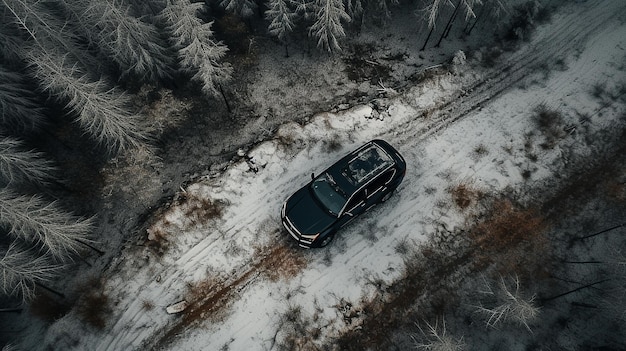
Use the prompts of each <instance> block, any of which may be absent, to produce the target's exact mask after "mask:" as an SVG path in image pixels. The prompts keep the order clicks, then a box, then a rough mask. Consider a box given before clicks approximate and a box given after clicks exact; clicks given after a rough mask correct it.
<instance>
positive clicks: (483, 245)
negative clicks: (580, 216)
mask: <svg viewBox="0 0 626 351" xmlns="http://www.w3.org/2000/svg"><path fill="white" fill-rule="evenodd" d="M546 226H547V224H546V222H545V220H544V218H543V217H542V216H541V215H540V214H539V213H538V212H537V211H536V210H534V209H520V208H517V207H515V206H514V205H513V204H512V203H511V202H510V201H508V200H496V201H495V202H494V204H493V205H492V207H491V209H490V211H489V213H488V214H487V215H486V217H485V219H484V220H483V221H481V222H479V223H478V224H476V225H475V226H474V228H473V229H472V230H471V231H470V239H471V240H472V244H473V246H474V250H473V251H474V254H475V255H476V265H477V268H479V269H480V268H485V267H486V266H489V265H494V266H495V268H496V270H497V271H498V272H500V273H501V274H511V275H514V274H519V275H521V276H526V275H527V274H531V273H532V274H537V273H538V272H539V271H543V268H546V267H545V263H546V261H545V260H546V259H547V258H548V255H547V252H546V251H547V246H548V245H547V244H548V242H547V239H546V238H545V236H544V235H543V233H544V230H545V229H546Z"/></svg>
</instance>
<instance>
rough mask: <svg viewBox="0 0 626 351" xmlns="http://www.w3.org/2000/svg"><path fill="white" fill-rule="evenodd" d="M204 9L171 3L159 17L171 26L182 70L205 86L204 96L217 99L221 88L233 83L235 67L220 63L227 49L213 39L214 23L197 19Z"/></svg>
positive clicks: (198, 5)
mask: <svg viewBox="0 0 626 351" xmlns="http://www.w3.org/2000/svg"><path fill="white" fill-rule="evenodd" d="M201 7H202V4H201V3H193V4H192V3H189V2H188V1H184V0H171V1H169V2H168V4H167V6H166V7H165V9H164V10H163V12H162V13H161V15H160V16H161V18H163V19H164V20H165V22H166V23H168V31H169V32H170V36H171V38H172V39H171V40H172V42H173V45H174V47H175V48H176V49H177V50H178V57H179V59H180V65H181V67H182V69H183V70H185V71H187V72H190V73H192V74H194V75H193V77H192V79H194V80H196V81H198V82H200V83H202V90H203V92H204V93H206V94H208V95H217V94H219V91H218V87H219V86H220V84H222V83H224V82H226V81H228V80H229V79H230V77H231V74H232V67H231V66H230V65H229V64H228V63H224V62H220V60H221V59H222V58H223V57H224V56H225V55H226V52H227V51H228V48H227V47H226V46H225V45H224V44H222V43H221V42H219V41H216V40H215V39H214V35H213V31H212V30H211V26H212V24H213V22H210V23H204V22H202V20H201V19H200V18H198V17H197V16H196V14H197V12H198V10H199V9H200V8H201Z"/></svg>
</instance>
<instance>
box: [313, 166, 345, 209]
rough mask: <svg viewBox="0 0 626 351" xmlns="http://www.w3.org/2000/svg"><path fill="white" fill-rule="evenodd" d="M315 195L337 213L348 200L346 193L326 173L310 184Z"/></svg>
mask: <svg viewBox="0 0 626 351" xmlns="http://www.w3.org/2000/svg"><path fill="white" fill-rule="evenodd" d="M311 189H313V194H315V197H316V198H317V199H318V200H319V201H320V202H321V203H322V204H323V205H324V206H325V207H326V208H327V209H328V211H329V212H330V213H331V214H333V215H335V216H336V215H337V214H338V213H339V211H341V209H342V208H343V205H344V204H345V203H346V201H347V200H348V199H347V198H346V194H345V193H344V192H343V191H342V190H341V189H340V188H339V187H338V186H337V183H336V182H335V180H334V179H333V177H331V176H330V174H328V173H324V174H323V175H322V176H320V177H318V178H317V179H315V180H314V181H313V184H311Z"/></svg>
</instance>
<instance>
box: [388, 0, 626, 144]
mask: <svg viewBox="0 0 626 351" xmlns="http://www.w3.org/2000/svg"><path fill="white" fill-rule="evenodd" d="M625 14H626V3H620V4H618V2H617V1H613V2H611V1H603V0H595V1H590V2H588V3H586V4H584V5H582V6H579V7H578V8H577V9H576V11H574V12H572V13H569V14H566V15H564V16H566V17H567V20H565V21H558V24H557V25H548V26H547V27H546V28H542V29H541V33H538V34H539V35H541V37H540V38H538V39H535V40H534V41H533V44H532V45H526V46H525V47H523V48H521V49H520V50H518V51H516V52H515V53H513V54H511V55H510V56H509V57H508V60H507V61H506V62H503V63H500V64H499V65H498V66H496V67H495V68H494V69H492V70H491V72H492V73H491V74H488V75H487V76H485V77H484V78H483V79H482V80H480V81H478V82H476V83H474V84H472V85H470V86H468V87H466V88H465V89H464V90H465V92H466V93H460V94H457V95H455V96H453V97H452V98H450V99H449V100H448V101H446V102H444V103H443V104H441V105H440V106H438V107H437V108H436V110H435V112H434V113H432V115H430V116H428V115H427V113H426V112H425V113H423V114H422V115H421V116H420V117H419V118H416V119H414V120H412V121H409V122H408V123H406V124H405V125H403V126H401V127H400V128H396V129H395V131H404V132H402V133H401V134H399V135H397V136H396V138H397V139H396V140H397V142H398V143H399V144H400V145H402V144H406V143H411V144H412V145H415V144H418V143H420V142H421V141H423V140H425V139H428V138H429V137H431V136H433V135H435V134H437V133H438V132H439V131H441V130H443V129H445V128H446V127H447V126H449V125H450V124H452V123H454V122H456V121H458V120H460V119H462V118H463V117H465V116H467V115H468V114H470V113H471V112H472V111H475V110H477V109H480V108H481V107H482V105H483V104H484V103H486V102H487V101H489V100H490V99H493V98H495V97H497V96H498V95H500V94H501V93H503V92H504V91H506V90H508V89H510V88H511V87H513V86H514V85H515V84H516V83H518V82H520V81H522V80H523V79H524V78H526V77H527V76H528V74H529V73H532V72H533V71H534V70H536V68H537V67H538V66H539V65H542V64H545V63H546V62H554V61H555V60H557V59H559V58H562V57H564V56H565V55H566V54H567V53H569V52H570V51H571V50H574V49H575V48H577V47H579V46H580V44H581V43H584V42H586V41H587V40H588V39H589V37H590V36H592V35H594V34H595V33H597V32H598V30H599V29H600V28H602V27H603V26H604V24H605V23H606V22H608V21H611V20H615V19H616V18H618V17H619V16H623V15H625ZM546 32H547V33H546ZM424 119H426V123H425V124H424ZM409 140H410V141H409Z"/></svg>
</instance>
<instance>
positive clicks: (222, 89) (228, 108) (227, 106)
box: [218, 84, 233, 113]
mask: <svg viewBox="0 0 626 351" xmlns="http://www.w3.org/2000/svg"><path fill="white" fill-rule="evenodd" d="M218 86H219V87H220V94H222V98H223V99H224V103H225V104H226V109H227V110H228V113H232V112H233V111H232V110H231V109H230V104H229V103H228V99H226V94H225V93H224V88H222V85H221V84H219V85H218Z"/></svg>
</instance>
